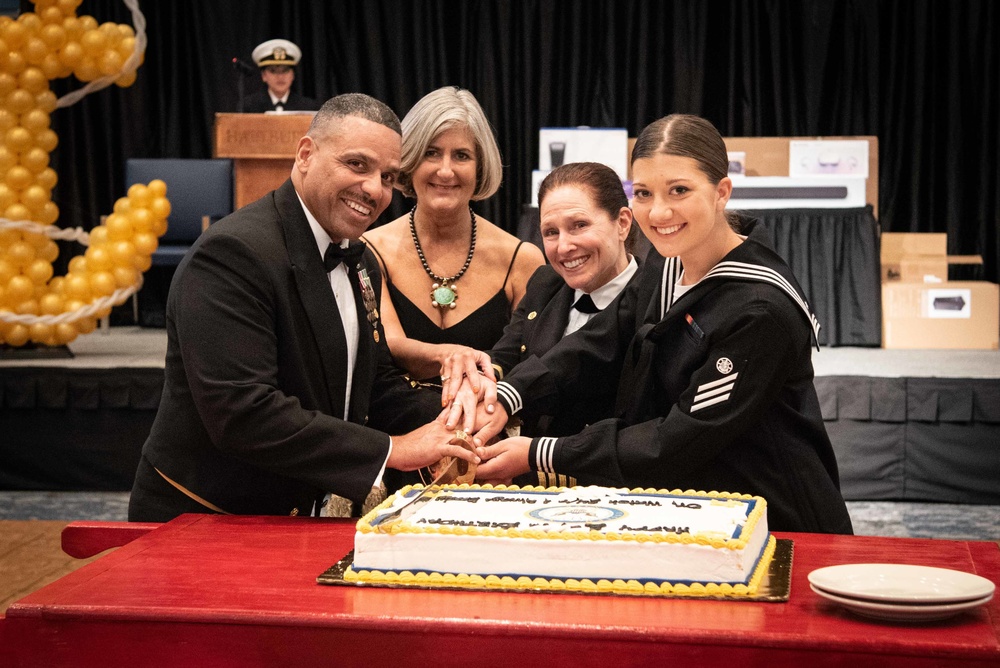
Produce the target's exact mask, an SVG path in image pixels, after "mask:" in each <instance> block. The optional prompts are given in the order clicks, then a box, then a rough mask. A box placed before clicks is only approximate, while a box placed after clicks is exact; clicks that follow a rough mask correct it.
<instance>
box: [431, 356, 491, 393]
mask: <svg viewBox="0 0 1000 668" xmlns="http://www.w3.org/2000/svg"><path fill="white" fill-rule="evenodd" d="M435 351H436V353H437V358H438V362H439V364H440V367H441V405H442V406H448V405H449V404H451V403H452V401H454V400H455V397H457V396H458V393H459V391H460V390H461V388H462V385H463V384H464V382H465V381H466V380H468V382H469V384H470V386H471V387H472V390H473V392H475V393H476V394H477V395H478V394H479V392H480V390H481V387H482V385H483V383H482V381H481V379H483V378H486V379H489V380H490V381H491V382H492V383H493V386H494V390H493V402H495V401H496V389H495V388H496V375H495V374H494V373H493V365H492V363H491V360H490V356H489V355H487V354H486V353H484V352H482V351H481V350H475V349H473V348H469V347H467V346H458V345H452V344H445V343H442V344H440V345H437V346H435ZM480 398H481V397H480ZM491 403H492V402H491Z"/></svg>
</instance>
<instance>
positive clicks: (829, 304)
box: [518, 206, 882, 346]
mask: <svg viewBox="0 0 1000 668" xmlns="http://www.w3.org/2000/svg"><path fill="white" fill-rule="evenodd" d="M742 213H743V214H745V215H748V216H751V217H754V218H757V219H758V220H759V221H760V223H761V225H763V226H764V227H765V229H767V230H768V231H769V232H770V234H771V243H772V245H773V246H774V249H775V250H776V251H777V252H778V254H779V255H781V257H783V258H784V259H785V261H786V262H787V263H788V265H789V266H790V267H791V269H792V272H793V273H794V274H795V277H796V278H797V279H798V280H799V283H801V285H802V289H803V290H805V293H806V297H807V299H808V300H809V303H810V305H811V306H812V308H813V311H814V312H815V314H816V317H817V318H819V322H820V325H822V329H821V330H820V335H819V341H820V343H821V344H823V345H829V346H879V345H881V344H882V290H881V287H880V283H879V280H880V272H879V225H878V221H876V220H875V216H874V215H873V214H872V208H871V207H870V206H866V207H864V208H859V209H772V210H767V211H743V212H742ZM518 236H519V237H520V238H521V239H524V240H526V241H532V242H534V243H535V244H536V245H537V246H538V247H539V248H541V247H542V241H541V234H540V233H539V230H538V209H536V208H534V207H524V210H523V212H522V214H521V220H520V221H519V224H518ZM643 241H645V240H643ZM645 246H646V247H648V242H646V243H645ZM639 252H640V253H641V251H639Z"/></svg>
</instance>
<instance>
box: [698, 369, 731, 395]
mask: <svg viewBox="0 0 1000 668" xmlns="http://www.w3.org/2000/svg"><path fill="white" fill-rule="evenodd" d="M739 375H740V374H739V372H738V371H737V372H736V373H734V374H732V375H729V376H726V377H725V378H720V379H719V380H713V381H712V382H711V383H705V384H704V385H699V386H698V391H699V392H702V391H704V390H708V389H711V388H713V387H716V386H717V385H722V384H723V383H729V382H732V381H735V380H736V377H737V376H739Z"/></svg>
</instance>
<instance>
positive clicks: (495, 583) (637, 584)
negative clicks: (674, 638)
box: [344, 535, 777, 598]
mask: <svg viewBox="0 0 1000 668" xmlns="http://www.w3.org/2000/svg"><path fill="white" fill-rule="evenodd" d="M776 545H777V541H776V540H775V538H774V536H773V535H772V536H768V539H767V544H766V545H765V546H764V551H763V552H762V553H761V556H760V561H758V562H757V567H756V568H755V569H754V572H753V575H752V576H751V577H750V580H749V581H748V582H747V583H746V584H735V585H732V584H728V583H723V584H716V583H714V582H709V583H704V584H703V583H700V582H695V583H692V584H684V583H679V584H672V583H670V582H642V581H640V580H604V579H601V580H598V581H597V582H594V581H593V580H590V579H587V578H581V579H576V578H567V579H565V580H561V579H558V578H541V577H536V578H529V577H528V576H526V575H522V576H521V577H519V578H514V577H512V576H510V575H505V576H502V577H501V576H498V575H486V576H483V575H468V574H466V573H459V574H455V573H423V572H420V573H412V572H410V571H401V572H398V573H397V572H395V571H377V570H367V569H363V570H361V571H355V570H354V568H353V566H349V567H348V568H347V570H346V571H345V572H344V580H345V581H347V582H353V583H355V584H371V585H401V586H417V587H434V588H449V589H476V590H482V589H498V590H510V591H538V592H571V593H585V594H619V595H629V596H684V597H705V598H708V597H741V596H754V595H756V593H757V590H758V588H759V587H760V583H761V581H762V580H763V579H764V576H765V575H767V571H768V568H769V567H770V564H771V559H772V558H773V557H774V550H775V547H776Z"/></svg>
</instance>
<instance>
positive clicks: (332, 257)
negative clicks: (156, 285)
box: [323, 242, 365, 273]
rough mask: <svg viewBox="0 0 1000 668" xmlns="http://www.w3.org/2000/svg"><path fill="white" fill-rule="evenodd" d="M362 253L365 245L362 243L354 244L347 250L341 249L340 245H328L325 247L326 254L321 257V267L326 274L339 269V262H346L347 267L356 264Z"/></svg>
mask: <svg viewBox="0 0 1000 668" xmlns="http://www.w3.org/2000/svg"><path fill="white" fill-rule="evenodd" d="M364 252H365V245H364V244H363V243H358V242H355V243H352V244H350V245H349V246H348V247H347V248H341V247H340V244H330V245H329V246H327V247H326V253H325V254H324V255H323V266H324V267H326V273H330V272H331V271H333V270H334V269H336V268H337V267H339V266H340V263H341V262H346V264H347V266H348V267H350V266H351V265H353V264H356V263H357V261H358V260H360V259H361V256H362V255H363V254H364Z"/></svg>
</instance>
